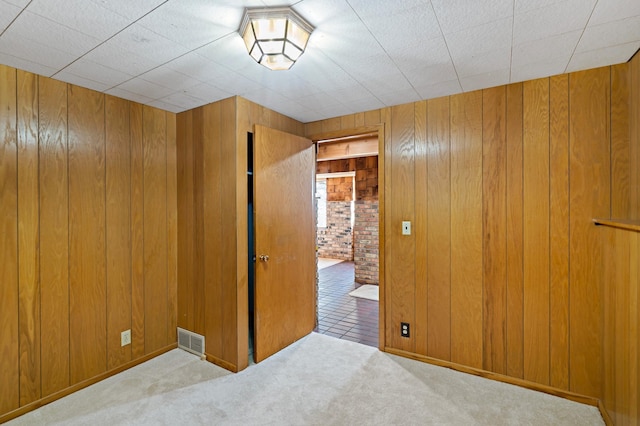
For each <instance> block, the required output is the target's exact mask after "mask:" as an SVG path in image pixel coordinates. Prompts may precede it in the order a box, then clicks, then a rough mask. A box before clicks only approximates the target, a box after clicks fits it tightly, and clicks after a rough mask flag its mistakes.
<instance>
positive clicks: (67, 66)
mask: <svg viewBox="0 0 640 426" xmlns="http://www.w3.org/2000/svg"><path fill="white" fill-rule="evenodd" d="M168 1H169V0H164V1H163V2H162V3H160V4H159V5H157V6H156V7H154V8H153V9H151V10H150V11H148V12H147V13H145V14H144V15H142V16H140V17H139V18H138V19H136V20H135V21H133V22H131V23H130V24H129V25H127V26H125V27H124V28H122V29H120V31H118V32H116V33H115V34H112V35H111V37H109V38H107V39H106V40H104V41H102V42H101V43H99V44H97V45H96V46H94V47H92V48H91V49H89V50H88V51H86V52H84V53H83V54H82V55H80V56H78V57H77V58H76V59H74V60H73V61H71V62H70V63H68V64H67V65H65V66H64V67H62V68H60V69H59V70H58V71H57V72H56V73H55V74H53V75H52V76H51V77H54V78H55V76H56V75H58V73H60V72H62V71H64V70H66V69H67V68H69V67H70V66H71V65H73V64H75V63H76V62H78V61H79V60H80V59H82V58H84V57H85V56H87V55H88V54H89V53H91V52H93V51H94V50H96V49H97V48H98V47H100V46H102V45H104V44H105V43H106V42H108V41H109V40H112V39H113V38H114V37H115V36H117V35H118V34H120V33H121V32H123V31H124V30H126V29H127V28H130V27H131V26H133V25H135V24H136V23H137V22H138V21H140V20H141V19H142V18H144V17H145V16H147V15H149V14H150V13H152V12H154V11H155V10H156V9H158V8H159V7H162V6H163V5H164V4H166V3H167V2H168ZM29 4H31V1H29ZM27 7H29V6H28V5H27ZM25 9H26V7H25ZM36 15H38V14H37V13H36ZM38 16H41V15H38Z"/></svg>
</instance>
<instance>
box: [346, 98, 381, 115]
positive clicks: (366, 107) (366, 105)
mask: <svg viewBox="0 0 640 426" xmlns="http://www.w3.org/2000/svg"><path fill="white" fill-rule="evenodd" d="M344 105H345V106H346V107H347V108H349V109H350V110H351V111H353V112H362V111H372V110H374V109H380V108H384V106H385V105H384V104H383V103H382V101H381V100H380V99H378V98H376V97H371V98H367V99H358V100H355V101H348V102H345V103H344Z"/></svg>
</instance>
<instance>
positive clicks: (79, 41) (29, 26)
mask: <svg viewBox="0 0 640 426" xmlns="http://www.w3.org/2000/svg"><path fill="white" fill-rule="evenodd" d="M8 35H11V36H13V37H15V38H18V39H26V40H31V41H34V42H38V43H41V44H43V45H45V46H49V47H52V48H55V49H58V50H62V51H64V52H67V53H70V54H72V55H75V56H80V55H83V54H84V53H86V52H88V51H89V50H91V49H92V48H94V47H95V46H97V45H98V44H99V43H100V40H98V39H96V38H94V37H91V36H88V35H86V34H83V33H81V32H79V31H76V30H73V29H71V28H68V27H66V26H64V25H62V24H59V23H57V22H54V21H52V20H50V19H47V18H43V17H42V16H40V15H36V14H35V13H31V12H29V11H24V12H23V13H21V14H20V16H18V17H17V18H16V20H15V21H14V22H13V24H12V25H11V27H10V28H8V29H7V30H6V32H5V33H4V35H3V37H4V36H8Z"/></svg>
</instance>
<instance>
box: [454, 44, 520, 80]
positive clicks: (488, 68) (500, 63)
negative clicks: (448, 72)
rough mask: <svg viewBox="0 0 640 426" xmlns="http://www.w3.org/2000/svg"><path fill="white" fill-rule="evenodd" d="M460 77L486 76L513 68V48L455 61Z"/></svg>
mask: <svg viewBox="0 0 640 426" xmlns="http://www.w3.org/2000/svg"><path fill="white" fill-rule="evenodd" d="M453 65H454V66H455V67H456V72H457V73H458V76H459V77H468V76H473V75H478V74H485V73H488V72H493V71H497V70H501V69H505V68H509V67H510V66H511V48H503V49H498V50H493V51H491V52H484V53H482V54H478V55H473V56H465V57H462V58H461V59H458V60H454V61H453Z"/></svg>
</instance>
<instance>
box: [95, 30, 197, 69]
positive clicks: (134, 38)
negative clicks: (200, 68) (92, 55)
mask: <svg viewBox="0 0 640 426" xmlns="http://www.w3.org/2000/svg"><path fill="white" fill-rule="evenodd" d="M103 46H109V47H113V48H116V49H118V50H121V51H126V52H130V53H133V54H135V55H137V56H140V57H143V58H146V59H148V60H150V61H152V62H154V63H155V64H158V65H160V64H164V63H165V62H169V61H171V60H172V59H174V58H176V57H178V56H181V55H183V54H185V53H187V51H188V49H187V48H185V47H184V46H181V45H179V44H177V43H175V42H173V41H171V40H168V39H166V38H164V37H162V36H161V35H159V34H156V33H154V32H153V31H151V30H148V29H146V28H144V27H142V26H140V25H137V24H133V25H131V26H129V27H127V28H126V29H124V30H123V31H121V32H120V33H118V34H117V35H115V36H114V37H113V38H111V39H110V40H109V41H107V42H106V43H105V44H103V45H102V46H100V47H103Z"/></svg>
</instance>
